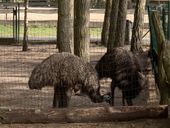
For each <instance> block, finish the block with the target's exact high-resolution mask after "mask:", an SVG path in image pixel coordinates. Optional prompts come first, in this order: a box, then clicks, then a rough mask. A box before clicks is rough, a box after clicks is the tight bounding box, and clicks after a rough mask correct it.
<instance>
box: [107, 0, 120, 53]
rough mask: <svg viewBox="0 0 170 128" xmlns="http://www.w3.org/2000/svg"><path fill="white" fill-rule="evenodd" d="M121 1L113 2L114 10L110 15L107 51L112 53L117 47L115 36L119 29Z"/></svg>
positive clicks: (115, 0) (114, 0) (113, 0)
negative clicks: (118, 20)
mask: <svg viewBox="0 0 170 128" xmlns="http://www.w3.org/2000/svg"><path fill="white" fill-rule="evenodd" d="M119 2H120V0H112V10H111V15H110V28H109V39H108V43H107V51H108V52H109V51H111V50H112V49H113V48H114V47H115V38H116V37H115V34H116V28H117V19H118V10H119Z"/></svg>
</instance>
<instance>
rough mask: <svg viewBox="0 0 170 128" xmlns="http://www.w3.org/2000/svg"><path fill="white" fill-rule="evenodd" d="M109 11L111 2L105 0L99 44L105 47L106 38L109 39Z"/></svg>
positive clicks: (110, 0)
mask: <svg viewBox="0 0 170 128" xmlns="http://www.w3.org/2000/svg"><path fill="white" fill-rule="evenodd" d="M111 9H112V0H106V5H105V16H104V22H103V29H102V34H101V42H102V44H103V45H104V46H107V42H108V37H109V27H110V13H111Z"/></svg>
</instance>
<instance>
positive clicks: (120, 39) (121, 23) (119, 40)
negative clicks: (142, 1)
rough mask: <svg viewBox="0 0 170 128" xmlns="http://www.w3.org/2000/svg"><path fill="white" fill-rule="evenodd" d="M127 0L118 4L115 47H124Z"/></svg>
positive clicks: (122, 0)
mask: <svg viewBox="0 0 170 128" xmlns="http://www.w3.org/2000/svg"><path fill="white" fill-rule="evenodd" d="M127 3H128V1H127V0H121V1H120V2H119V11H118V19H117V29H116V38H115V44H114V45H115V47H119V46H124V42H125V29H126V14H127Z"/></svg>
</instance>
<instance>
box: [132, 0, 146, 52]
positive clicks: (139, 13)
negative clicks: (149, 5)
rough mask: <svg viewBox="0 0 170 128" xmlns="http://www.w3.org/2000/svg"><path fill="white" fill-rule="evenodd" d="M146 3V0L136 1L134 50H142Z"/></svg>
mask: <svg viewBox="0 0 170 128" xmlns="http://www.w3.org/2000/svg"><path fill="white" fill-rule="evenodd" d="M145 5H146V0H137V1H136V8H135V14H134V24H133V29H132V38H131V51H132V52H138V51H139V52H140V51H142V47H141V43H142V34H143V27H144V14H145Z"/></svg>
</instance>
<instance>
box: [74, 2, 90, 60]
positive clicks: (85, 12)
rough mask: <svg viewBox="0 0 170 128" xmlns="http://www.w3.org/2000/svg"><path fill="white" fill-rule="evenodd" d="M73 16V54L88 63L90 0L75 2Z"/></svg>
mask: <svg viewBox="0 0 170 128" xmlns="http://www.w3.org/2000/svg"><path fill="white" fill-rule="evenodd" d="M74 14H75V15H74V17H75V18H74V53H75V55H77V56H79V57H81V58H82V59H83V60H85V61H87V62H88V61H89V60H90V58H89V45H90V34H89V20H90V0H75V13H74Z"/></svg>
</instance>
